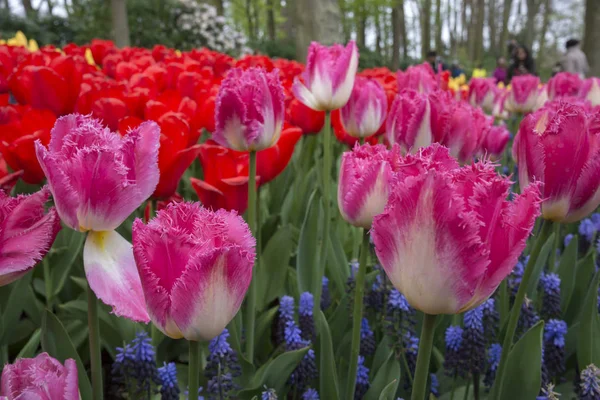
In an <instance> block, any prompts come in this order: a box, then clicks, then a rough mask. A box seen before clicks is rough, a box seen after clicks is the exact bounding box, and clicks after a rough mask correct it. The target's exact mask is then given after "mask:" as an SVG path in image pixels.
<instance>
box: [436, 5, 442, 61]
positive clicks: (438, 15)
mask: <svg viewBox="0 0 600 400" xmlns="http://www.w3.org/2000/svg"><path fill="white" fill-rule="evenodd" d="M443 27H444V26H443V24H442V0H436V4H435V50H436V51H437V52H440V53H441V52H442V51H443V50H444V49H443V47H444V43H442V28H443Z"/></svg>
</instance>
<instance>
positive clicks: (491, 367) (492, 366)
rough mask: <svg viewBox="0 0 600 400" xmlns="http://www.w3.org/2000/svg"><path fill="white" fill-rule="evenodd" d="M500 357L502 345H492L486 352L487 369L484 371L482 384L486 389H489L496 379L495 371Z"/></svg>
mask: <svg viewBox="0 0 600 400" xmlns="http://www.w3.org/2000/svg"><path fill="white" fill-rule="evenodd" d="M501 356H502V345H500V343H493V344H492V345H491V346H490V348H489V349H488V351H487V369H486V370H485V377H484V378H483V384H484V385H485V387H487V388H491V387H492V385H493V384H494V379H496V370H497V369H498V365H499V364H500V357H501Z"/></svg>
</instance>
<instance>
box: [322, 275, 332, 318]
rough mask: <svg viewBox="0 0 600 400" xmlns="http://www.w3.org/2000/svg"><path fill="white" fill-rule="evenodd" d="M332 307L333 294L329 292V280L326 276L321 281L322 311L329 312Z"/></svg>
mask: <svg viewBox="0 0 600 400" xmlns="http://www.w3.org/2000/svg"><path fill="white" fill-rule="evenodd" d="M330 305H331V293H330V292H329V279H328V278H327V277H326V276H324V277H323V279H321V304H320V306H321V310H327V309H328V308H329V306H330Z"/></svg>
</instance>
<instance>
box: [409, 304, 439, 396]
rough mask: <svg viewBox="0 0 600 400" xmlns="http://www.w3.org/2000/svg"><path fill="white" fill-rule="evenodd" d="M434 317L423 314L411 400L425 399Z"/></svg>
mask: <svg viewBox="0 0 600 400" xmlns="http://www.w3.org/2000/svg"><path fill="white" fill-rule="evenodd" d="M436 317H437V315H431V314H424V315H423V327H422V328H421V338H420V339H419V354H418V355H417V367H416V368H415V378H414V380H413V387H412V395H411V397H410V398H411V400H425V395H426V391H427V377H428V376H429V360H430V359H431V349H432V348H433V334H434V332H435V319H436Z"/></svg>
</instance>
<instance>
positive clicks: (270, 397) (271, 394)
mask: <svg viewBox="0 0 600 400" xmlns="http://www.w3.org/2000/svg"><path fill="white" fill-rule="evenodd" d="M260 400H277V393H275V389H266V390H265V391H263V392H262V394H261V396H260Z"/></svg>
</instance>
